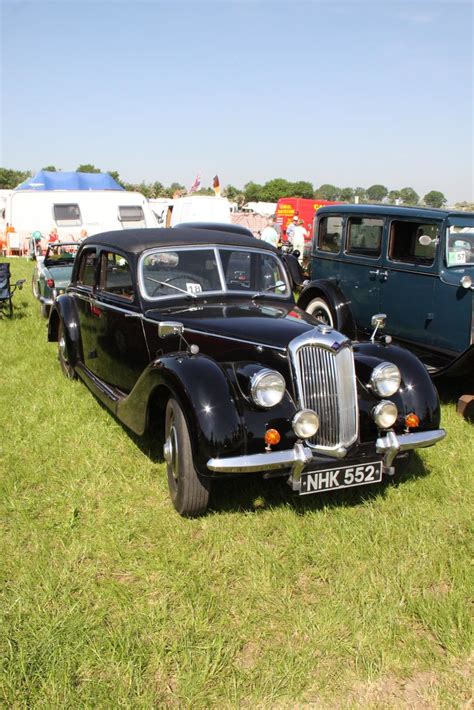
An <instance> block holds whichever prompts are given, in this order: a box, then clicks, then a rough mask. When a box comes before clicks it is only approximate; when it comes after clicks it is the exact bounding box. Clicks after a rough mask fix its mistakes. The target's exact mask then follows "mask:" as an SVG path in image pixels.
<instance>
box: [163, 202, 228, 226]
mask: <svg viewBox="0 0 474 710" xmlns="http://www.w3.org/2000/svg"><path fill="white" fill-rule="evenodd" d="M150 203H151V206H152V209H153V210H154V212H155V214H156V216H157V218H158V219H159V220H160V221H161V223H160V226H161V227H175V226H176V225H177V224H182V223H183V222H224V223H225V224H230V221H231V217H230V202H229V200H228V199H227V198H226V197H212V196H211V195H189V196H188V197H177V198H176V199H174V200H150Z"/></svg>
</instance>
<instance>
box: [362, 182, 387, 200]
mask: <svg viewBox="0 0 474 710" xmlns="http://www.w3.org/2000/svg"><path fill="white" fill-rule="evenodd" d="M366 193H367V197H368V198H369V200H370V201H371V202H382V200H383V199H384V197H387V195H388V190H387V188H386V187H385V185H371V186H370V187H368V188H367V190H366Z"/></svg>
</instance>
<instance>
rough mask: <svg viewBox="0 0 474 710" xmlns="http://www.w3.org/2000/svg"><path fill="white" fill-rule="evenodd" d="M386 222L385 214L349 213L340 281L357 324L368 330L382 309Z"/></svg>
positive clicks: (340, 267)
mask: <svg viewBox="0 0 474 710" xmlns="http://www.w3.org/2000/svg"><path fill="white" fill-rule="evenodd" d="M384 225H385V219H384V217H378V216H370V215H366V216H363V215H348V217H347V220H346V224H345V230H344V236H345V243H344V253H343V255H342V258H341V262H340V265H339V282H338V285H339V287H340V288H341V290H342V292H343V293H344V295H345V296H347V297H348V299H350V304H351V310H352V313H353V316H354V318H355V322H356V324H357V328H358V329H360V330H363V331H366V332H368V331H370V330H371V327H372V326H371V320H372V316H373V315H374V313H379V312H380V288H381V280H380V272H381V270H382V259H383V256H382V244H383V236H384Z"/></svg>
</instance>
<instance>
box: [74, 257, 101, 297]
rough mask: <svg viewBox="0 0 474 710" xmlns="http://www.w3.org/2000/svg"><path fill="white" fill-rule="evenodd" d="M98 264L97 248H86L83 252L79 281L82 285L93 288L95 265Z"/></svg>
mask: <svg viewBox="0 0 474 710" xmlns="http://www.w3.org/2000/svg"><path fill="white" fill-rule="evenodd" d="M96 264H97V253H96V251H95V249H86V250H85V251H83V252H82V256H81V261H80V264H79V271H78V276H77V283H78V284H79V285H81V286H89V287H90V288H92V287H93V286H94V283H95V267H96Z"/></svg>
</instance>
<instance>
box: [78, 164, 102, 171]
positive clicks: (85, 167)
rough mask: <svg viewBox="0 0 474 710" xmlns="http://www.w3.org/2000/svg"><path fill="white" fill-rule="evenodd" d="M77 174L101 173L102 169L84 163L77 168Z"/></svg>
mask: <svg viewBox="0 0 474 710" xmlns="http://www.w3.org/2000/svg"><path fill="white" fill-rule="evenodd" d="M76 173H100V168H96V167H95V165H92V163H84V164H83V165H79V167H78V168H76Z"/></svg>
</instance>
